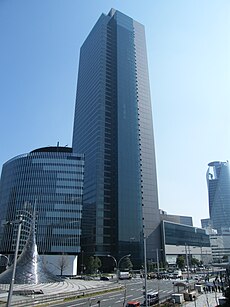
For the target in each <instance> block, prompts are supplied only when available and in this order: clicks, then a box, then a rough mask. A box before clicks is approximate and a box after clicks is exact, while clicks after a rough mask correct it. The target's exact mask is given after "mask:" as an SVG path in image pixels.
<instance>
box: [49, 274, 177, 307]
mask: <svg viewBox="0 0 230 307" xmlns="http://www.w3.org/2000/svg"><path fill="white" fill-rule="evenodd" d="M172 282H173V281H172V280H155V279H154V280H148V281H147V291H148V292H150V291H158V289H159V297H160V299H163V298H164V297H168V296H169V295H170V294H171V293H172V292H173V284H172ZM119 283H120V284H121V285H123V286H124V287H125V288H124V289H123V290H121V291H119V292H118V291H116V292H111V293H105V294H103V295H98V296H94V297H91V298H85V299H84V298H83V299H77V300H75V301H71V302H67V303H60V304H55V306H57V307H61V306H66V307H67V306H68V307H71V306H82V307H88V306H95V307H96V306H101V307H102V306H104V307H121V306H123V304H124V302H125V303H127V302H128V301H131V300H138V301H140V302H141V303H143V301H144V296H143V291H144V289H143V286H144V279H143V278H139V277H137V278H133V279H131V280H123V281H119ZM99 302H100V303H99Z"/></svg>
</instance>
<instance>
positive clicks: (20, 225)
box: [6, 215, 23, 307]
mask: <svg viewBox="0 0 230 307" xmlns="http://www.w3.org/2000/svg"><path fill="white" fill-rule="evenodd" d="M22 222H23V219H22V215H20V217H19V222H18V234H17V241H16V248H15V254H14V262H13V272H12V279H11V283H10V288H9V293H8V297H7V304H6V307H10V306H11V300H12V294H13V287H14V279H15V273H16V266H17V257H18V249H19V242H20V235H21V228H22Z"/></svg>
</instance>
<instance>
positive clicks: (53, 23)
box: [0, 0, 230, 226]
mask: <svg viewBox="0 0 230 307" xmlns="http://www.w3.org/2000/svg"><path fill="white" fill-rule="evenodd" d="M111 7H113V8H115V9H118V10H120V11H122V12H123V13H125V14H127V15H129V16H130V17H132V18H134V19H135V20H137V21H139V22H140V23H142V24H144V25H145V29H146V39H147V49H148V62H149V74H150V83H151V95H152V105H153V117H154V131H155V144H156V155H157V172H158V187H159V200H160V208H162V209H164V210H166V211H167V212H168V213H171V214H180V215H191V216H193V219H194V224H195V225H196V226H199V225H200V219H201V218H206V217H208V198H207V187H206V178H205V173H206V170H207V164H208V163H209V162H210V161H213V160H221V161H226V160H229V159H230V127H229V118H230V1H229V0H186V1H185V0H144V1H141V0H138V1H137V0H117V1H113V0H84V1H83V0H45V1H41V0H20V1H18V0H0V103H1V113H0V140H1V146H0V166H2V164H3V163H4V162H6V161H7V160H9V159H10V158H12V157H14V156H17V155H19V154H22V153H26V152H29V151H31V150H33V149H35V148H38V147H42V146H48V145H55V144H56V143H57V141H59V142H60V144H61V145H66V144H68V145H70V146H71V140H72V126H73V115H74V103H75V91H76V80H77V71H78V60H79V49H80V46H81V44H82V43H83V41H84V39H85V38H86V36H87V35H88V33H89V31H90V30H91V28H92V27H93V25H94V24H95V22H96V21H97V19H98V18H99V16H100V15H101V13H103V12H104V13H106V14H107V13H108V12H109V10H110V8H111Z"/></svg>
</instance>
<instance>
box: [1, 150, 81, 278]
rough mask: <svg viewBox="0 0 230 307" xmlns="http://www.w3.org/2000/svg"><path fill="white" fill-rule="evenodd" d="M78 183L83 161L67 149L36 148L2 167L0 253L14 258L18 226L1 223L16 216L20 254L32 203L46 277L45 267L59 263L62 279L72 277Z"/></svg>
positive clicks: (76, 245) (76, 241)
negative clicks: (19, 220)
mask: <svg viewBox="0 0 230 307" xmlns="http://www.w3.org/2000/svg"><path fill="white" fill-rule="evenodd" d="M83 181H84V156H83V155H82V154H76V153H75V154H73V153H72V148H67V147H60V146H57V147H44V148H39V149H36V150H33V151H31V152H30V153H27V154H23V155H20V156H17V157H15V158H13V159H11V160H9V161H8V162H6V163H5V164H4V165H3V168H2V175H1V181H0V211H1V215H0V225H1V227H0V253H2V254H8V255H11V254H14V250H15V242H16V236H17V227H18V226H17V224H16V225H15V227H14V226H10V225H7V223H6V222H7V221H15V220H17V218H18V215H19V214H23V216H24V219H25V221H24V222H23V223H22V234H21V237H20V243H21V244H20V248H19V251H21V250H22V249H23V247H24V245H25V242H26V240H27V238H28V233H29V231H30V228H31V227H30V224H28V221H29V222H30V220H31V219H27V214H28V212H30V211H31V209H32V208H33V207H34V206H35V203H36V212H37V220H36V241H37V245H38V252H39V254H40V255H41V256H43V257H45V259H46V260H47V261H48V262H49V263H47V265H48V266H49V267H50V269H51V270H52V271H53V270H54V268H55V267H52V266H51V264H54V266H55V262H56V266H57V265H59V264H58V262H59V263H60V262H61V261H62V260H61V259H60V257H65V259H64V260H63V261H65V266H66V267H67V262H68V269H67V270H68V274H70V275H71V274H76V268H77V255H78V254H79V253H80V236H81V216H82V195H83ZM63 255H64V256H63ZM50 263H51V264H50ZM71 263H72V264H71ZM57 274H60V271H59V272H57ZM64 274H67V272H64Z"/></svg>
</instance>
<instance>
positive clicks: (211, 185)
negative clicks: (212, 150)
mask: <svg viewBox="0 0 230 307" xmlns="http://www.w3.org/2000/svg"><path fill="white" fill-rule="evenodd" d="M207 184H208V196H209V216H210V219H211V223H212V227H213V228H214V229H217V231H218V233H219V234H221V232H222V230H221V228H229V227H230V172H229V163H228V161H227V162H220V161H214V162H211V163H209V164H208V171H207Z"/></svg>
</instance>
